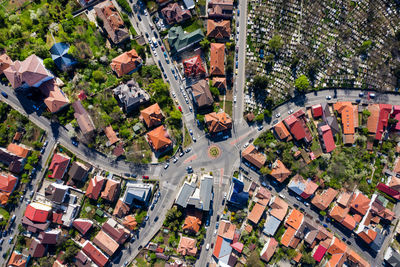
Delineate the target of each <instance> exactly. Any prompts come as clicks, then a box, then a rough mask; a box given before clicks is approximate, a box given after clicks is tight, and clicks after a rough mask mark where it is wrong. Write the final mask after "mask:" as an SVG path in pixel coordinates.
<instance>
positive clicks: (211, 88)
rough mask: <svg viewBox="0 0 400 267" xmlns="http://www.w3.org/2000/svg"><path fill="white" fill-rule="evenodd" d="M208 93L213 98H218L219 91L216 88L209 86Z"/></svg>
mask: <svg viewBox="0 0 400 267" xmlns="http://www.w3.org/2000/svg"><path fill="white" fill-rule="evenodd" d="M210 92H211V94H212V95H213V96H214V98H215V99H218V98H219V90H218V88H217V87H214V86H210Z"/></svg>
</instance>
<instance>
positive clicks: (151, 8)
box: [146, 1, 157, 12]
mask: <svg viewBox="0 0 400 267" xmlns="http://www.w3.org/2000/svg"><path fill="white" fill-rule="evenodd" d="M146 7H147V9H148V10H149V11H150V12H153V11H156V10H157V4H156V2H154V1H148V2H147V3H146Z"/></svg>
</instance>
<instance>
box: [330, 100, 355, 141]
mask: <svg viewBox="0 0 400 267" xmlns="http://www.w3.org/2000/svg"><path fill="white" fill-rule="evenodd" d="M333 108H334V110H336V111H337V112H338V113H339V114H340V115H341V120H342V128H343V140H344V143H347V144H348V143H354V133H355V127H358V110H357V106H353V105H352V103H351V102H337V103H335V104H333Z"/></svg>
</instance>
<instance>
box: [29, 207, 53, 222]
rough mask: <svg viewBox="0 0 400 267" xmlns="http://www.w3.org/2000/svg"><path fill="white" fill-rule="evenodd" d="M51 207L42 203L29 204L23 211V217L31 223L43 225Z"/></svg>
mask: <svg viewBox="0 0 400 267" xmlns="http://www.w3.org/2000/svg"><path fill="white" fill-rule="evenodd" d="M50 213H51V207H50V206H47V205H44V204H42V203H37V202H34V203H30V204H29V205H28V206H27V207H26V210H25V217H26V218H28V219H29V220H31V221H32V222H38V223H44V222H46V221H47V219H48V218H49V215H50Z"/></svg>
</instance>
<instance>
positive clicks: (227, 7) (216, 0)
mask: <svg viewBox="0 0 400 267" xmlns="http://www.w3.org/2000/svg"><path fill="white" fill-rule="evenodd" d="M208 7H209V10H208V17H209V18H225V19H229V18H231V17H232V16H233V1H232V0H211V1H209V2H208Z"/></svg>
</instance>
